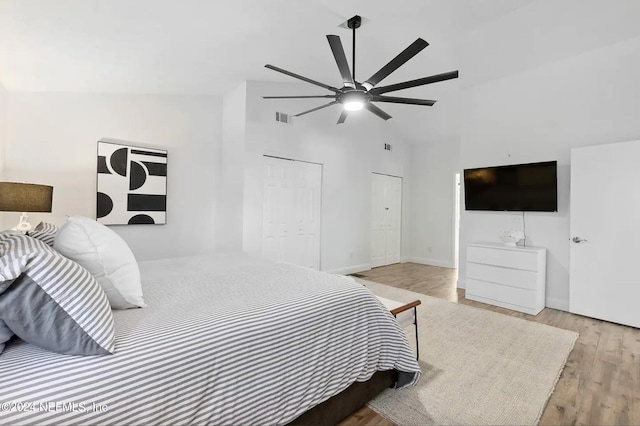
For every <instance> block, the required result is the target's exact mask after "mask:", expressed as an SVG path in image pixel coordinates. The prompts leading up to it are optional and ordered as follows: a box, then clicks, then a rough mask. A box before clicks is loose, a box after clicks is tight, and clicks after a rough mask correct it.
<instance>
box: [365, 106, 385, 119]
mask: <svg viewBox="0 0 640 426" xmlns="http://www.w3.org/2000/svg"><path fill="white" fill-rule="evenodd" d="M364 107H365V108H366V109H368V110H369V111H371V112H372V113H374V114H375V115H377V116H378V117H380V118H382V119H383V120H388V119H390V118H391V116H390V115H389V114H387V113H386V112H384V111H383V110H381V109H380V108H378V107H377V106H375V105H374V104H372V103H371V102H367V103H365V104H364Z"/></svg>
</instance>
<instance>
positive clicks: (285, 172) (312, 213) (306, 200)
mask: <svg viewBox="0 0 640 426" xmlns="http://www.w3.org/2000/svg"><path fill="white" fill-rule="evenodd" d="M264 158H265V167H264V192H263V194H264V195H263V197H264V198H263V221H262V253H263V254H264V256H266V257H268V258H270V259H273V260H279V261H285V262H291V263H295V264H296V265H301V266H307V267H310V268H313V269H320V194H321V189H322V166H321V165H319V164H312V163H305V162H301V161H291V160H283V159H279V158H272V157H264Z"/></svg>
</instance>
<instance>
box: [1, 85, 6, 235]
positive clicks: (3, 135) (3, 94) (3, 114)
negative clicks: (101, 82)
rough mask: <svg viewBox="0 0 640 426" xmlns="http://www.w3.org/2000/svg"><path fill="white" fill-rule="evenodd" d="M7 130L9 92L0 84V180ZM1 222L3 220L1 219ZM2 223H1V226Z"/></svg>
mask: <svg viewBox="0 0 640 426" xmlns="http://www.w3.org/2000/svg"><path fill="white" fill-rule="evenodd" d="M6 130H7V90H6V89H5V88H4V86H3V85H2V83H0V178H1V177H2V170H3V169H4V150H5V148H4V146H5V144H6V142H5V141H6V138H7V135H6ZM0 220H1V219H0ZM1 223H2V222H0V224H1Z"/></svg>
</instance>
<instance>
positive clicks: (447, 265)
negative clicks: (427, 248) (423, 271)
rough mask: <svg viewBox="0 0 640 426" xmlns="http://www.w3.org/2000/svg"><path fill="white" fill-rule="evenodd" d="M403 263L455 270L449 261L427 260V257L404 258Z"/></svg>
mask: <svg viewBox="0 0 640 426" xmlns="http://www.w3.org/2000/svg"><path fill="white" fill-rule="evenodd" d="M401 262H402V263H407V262H411V263H419V264H421V265H430V266H439V267H441V268H449V269H454V268H455V266H454V264H453V263H452V262H447V261H444V260H438V259H427V258H425V257H412V256H408V257H403V258H402V259H401Z"/></svg>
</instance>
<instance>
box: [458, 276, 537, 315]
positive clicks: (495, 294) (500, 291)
mask: <svg viewBox="0 0 640 426" xmlns="http://www.w3.org/2000/svg"><path fill="white" fill-rule="evenodd" d="M466 293H467V295H469V296H480V297H482V298H485V299H490V300H495V301H500V302H504V303H509V304H511V305H516V306H522V307H524V308H527V309H535V308H536V293H535V292H534V291H532V290H523V289H519V288H514V287H508V286H504V285H501V284H494V283H488V282H486V281H478V280H473V279H467V291H466Z"/></svg>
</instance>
